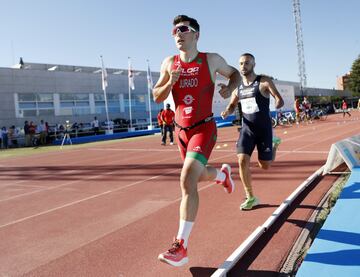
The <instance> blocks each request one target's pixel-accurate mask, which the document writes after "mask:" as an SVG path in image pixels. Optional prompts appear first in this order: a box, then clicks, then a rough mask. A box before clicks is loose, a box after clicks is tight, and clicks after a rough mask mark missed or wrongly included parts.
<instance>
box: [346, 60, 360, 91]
mask: <svg viewBox="0 0 360 277" xmlns="http://www.w3.org/2000/svg"><path fill="white" fill-rule="evenodd" d="M348 88H349V90H350V91H351V92H352V93H353V96H360V55H359V56H358V58H357V59H356V60H355V61H354V63H353V65H352V67H351V73H350V76H349V85H348Z"/></svg>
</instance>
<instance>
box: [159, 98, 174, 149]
mask: <svg viewBox="0 0 360 277" xmlns="http://www.w3.org/2000/svg"><path fill="white" fill-rule="evenodd" d="M174 117H175V113H174V111H173V110H171V108H170V104H166V110H164V111H162V113H161V120H162V122H163V128H164V130H163V135H162V142H161V145H166V135H167V132H169V136H170V145H173V144H174V136H173V130H174Z"/></svg>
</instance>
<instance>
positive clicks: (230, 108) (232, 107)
mask: <svg viewBox="0 0 360 277" xmlns="http://www.w3.org/2000/svg"><path fill="white" fill-rule="evenodd" d="M238 102H239V97H238V95H237V89H236V90H234V91H233V93H232V94H231V99H230V102H229V104H228V105H227V107H226V109H225V111H222V112H221V114H220V115H221V117H222V118H223V119H225V118H227V117H228V116H229V115H230V114H232V113H233V112H234V111H235V109H236V107H237V103H238Z"/></svg>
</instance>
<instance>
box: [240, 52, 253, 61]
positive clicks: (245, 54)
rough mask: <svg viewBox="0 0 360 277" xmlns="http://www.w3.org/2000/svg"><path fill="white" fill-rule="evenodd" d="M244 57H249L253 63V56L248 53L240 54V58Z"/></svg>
mask: <svg viewBox="0 0 360 277" xmlns="http://www.w3.org/2000/svg"><path fill="white" fill-rule="evenodd" d="M244 56H247V57H250V58H252V59H253V60H254V61H255V57H254V55H253V54H250V53H244V54H242V55H241V56H240V57H244Z"/></svg>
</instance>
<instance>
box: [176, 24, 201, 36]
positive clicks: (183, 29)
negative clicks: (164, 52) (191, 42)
mask: <svg viewBox="0 0 360 277" xmlns="http://www.w3.org/2000/svg"><path fill="white" fill-rule="evenodd" d="M190 32H194V33H196V30H195V29H194V28H193V27H191V26H187V25H181V26H175V27H174V29H173V30H172V35H173V36H176V34H178V33H190Z"/></svg>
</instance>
